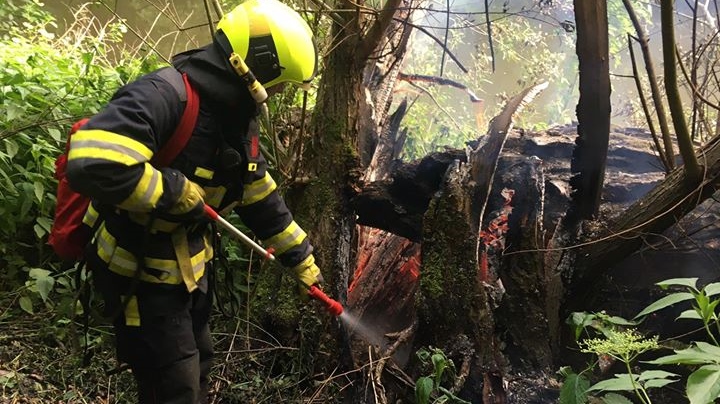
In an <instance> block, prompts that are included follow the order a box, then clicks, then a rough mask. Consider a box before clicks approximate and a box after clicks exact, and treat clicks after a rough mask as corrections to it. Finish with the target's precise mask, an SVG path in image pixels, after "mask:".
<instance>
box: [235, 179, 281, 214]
mask: <svg viewBox="0 0 720 404" xmlns="http://www.w3.org/2000/svg"><path fill="white" fill-rule="evenodd" d="M275 188H277V185H276V184H275V180H273V179H272V177H271V176H270V174H268V173H265V176H264V177H263V178H262V179H259V180H257V181H254V182H252V183H250V184H248V185H245V187H244V190H243V200H242V202H241V204H240V205H241V206H247V205H251V204H253V203H255V202H258V201H260V200H262V199H263V198H265V197H266V196H268V195H270V193H271V192H272V191H274V190H275Z"/></svg>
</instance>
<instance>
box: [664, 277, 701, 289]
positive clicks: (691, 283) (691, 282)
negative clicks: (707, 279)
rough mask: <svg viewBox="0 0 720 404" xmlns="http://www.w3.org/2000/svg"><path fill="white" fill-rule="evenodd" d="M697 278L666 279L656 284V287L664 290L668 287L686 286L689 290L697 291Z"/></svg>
mask: <svg viewBox="0 0 720 404" xmlns="http://www.w3.org/2000/svg"><path fill="white" fill-rule="evenodd" d="M697 281H698V278H672V279H666V280H664V281H660V282H658V283H656V285H658V286H660V287H661V288H663V289H665V288H667V287H668V286H687V287H689V288H693V289H697Z"/></svg>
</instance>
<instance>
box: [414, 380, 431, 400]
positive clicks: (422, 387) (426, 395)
mask: <svg viewBox="0 0 720 404" xmlns="http://www.w3.org/2000/svg"><path fill="white" fill-rule="evenodd" d="M432 390H433V381H432V379H431V378H429V377H427V376H423V377H421V378H419V379H417V382H415V402H416V403H418V404H428V403H429V402H430V393H432Z"/></svg>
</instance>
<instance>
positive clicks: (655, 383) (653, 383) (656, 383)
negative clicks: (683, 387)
mask: <svg viewBox="0 0 720 404" xmlns="http://www.w3.org/2000/svg"><path fill="white" fill-rule="evenodd" d="M676 381H677V380H672V379H652V380H648V381H646V382H645V383H643V386H644V387H645V388H646V389H659V388H660V387H665V386H667V385H668V384H670V383H675V382H676Z"/></svg>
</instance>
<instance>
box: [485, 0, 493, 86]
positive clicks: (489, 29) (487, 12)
mask: <svg viewBox="0 0 720 404" xmlns="http://www.w3.org/2000/svg"><path fill="white" fill-rule="evenodd" d="M485 24H486V25H487V36H488V44H489V45H490V60H491V62H492V71H493V73H494V72H495V49H494V47H493V40H492V25H491V24H490V4H489V2H488V0H485Z"/></svg>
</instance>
